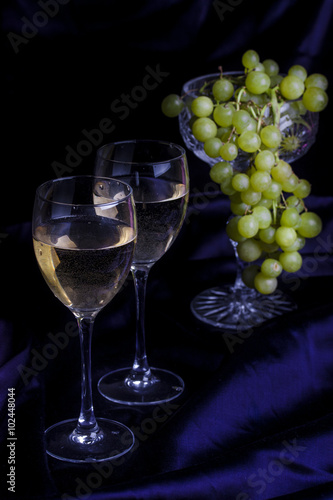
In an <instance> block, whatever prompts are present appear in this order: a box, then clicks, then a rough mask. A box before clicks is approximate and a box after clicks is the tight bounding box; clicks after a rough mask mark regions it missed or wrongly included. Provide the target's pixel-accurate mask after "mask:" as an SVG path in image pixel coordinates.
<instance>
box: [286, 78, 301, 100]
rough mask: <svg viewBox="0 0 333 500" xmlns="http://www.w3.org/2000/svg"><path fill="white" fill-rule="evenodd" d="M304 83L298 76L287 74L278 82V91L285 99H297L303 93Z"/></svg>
mask: <svg viewBox="0 0 333 500" xmlns="http://www.w3.org/2000/svg"><path fill="white" fill-rule="evenodd" d="M304 89H305V85H304V82H303V80H301V79H300V78H298V76H294V75H287V76H285V77H284V78H283V80H282V81H281V83H280V91H281V94H282V95H283V97H285V98H286V99H290V100H294V99H299V98H300V97H301V95H302V94H303V92H304Z"/></svg>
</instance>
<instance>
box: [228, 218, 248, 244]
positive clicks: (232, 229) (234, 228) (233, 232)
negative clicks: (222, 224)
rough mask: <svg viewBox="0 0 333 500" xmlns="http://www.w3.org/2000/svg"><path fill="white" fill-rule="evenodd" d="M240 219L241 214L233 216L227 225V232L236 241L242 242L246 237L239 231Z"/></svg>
mask: <svg viewBox="0 0 333 500" xmlns="http://www.w3.org/2000/svg"><path fill="white" fill-rule="evenodd" d="M239 219H240V216H236V217H233V218H232V219H230V220H229V221H228V224H227V226H226V233H227V235H228V237H229V238H230V239H231V240H233V241H236V243H240V242H241V241H245V239H246V238H245V237H244V236H242V235H241V234H240V233H239V231H238V221H239Z"/></svg>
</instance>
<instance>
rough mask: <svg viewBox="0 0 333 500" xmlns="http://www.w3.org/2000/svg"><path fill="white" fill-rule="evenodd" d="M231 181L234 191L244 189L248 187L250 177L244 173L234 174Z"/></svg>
mask: <svg viewBox="0 0 333 500" xmlns="http://www.w3.org/2000/svg"><path fill="white" fill-rule="evenodd" d="M231 183H232V187H233V188H234V189H235V190H236V191H246V190H247V189H249V187H250V179H249V177H248V175H246V174H236V175H235V176H234V177H233V179H232V182H231Z"/></svg>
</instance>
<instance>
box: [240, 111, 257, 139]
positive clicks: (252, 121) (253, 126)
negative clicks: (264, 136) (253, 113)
mask: <svg viewBox="0 0 333 500" xmlns="http://www.w3.org/2000/svg"><path fill="white" fill-rule="evenodd" d="M256 131H257V122H256V121H255V119H254V118H252V117H251V118H250V121H249V123H248V124H247V125H246V126H245V127H244V128H243V132H242V133H244V132H256ZM259 139H260V137H259ZM260 142H261V141H260Z"/></svg>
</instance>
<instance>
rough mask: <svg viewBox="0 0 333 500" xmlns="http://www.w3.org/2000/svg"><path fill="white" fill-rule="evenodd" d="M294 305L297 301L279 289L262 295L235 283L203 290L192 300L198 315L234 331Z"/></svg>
mask: <svg viewBox="0 0 333 500" xmlns="http://www.w3.org/2000/svg"><path fill="white" fill-rule="evenodd" d="M296 308H297V305H296V304H295V303H294V302H293V301H292V300H291V299H290V298H289V297H288V296H287V295H285V294H284V293H283V292H281V291H280V290H277V291H275V292H274V293H272V294H271V295H261V294H259V293H258V292H256V291H255V290H252V289H250V288H247V287H245V286H244V287H235V286H234V285H225V286H222V287H215V288H210V289H208V290H205V291H203V292H201V293H199V295H197V296H196V297H195V298H194V299H193V301H192V303H191V310H192V313H193V314H194V316H195V317H196V318H197V319H199V320H200V321H202V322H203V323H206V324H209V325H211V326H213V327H215V328H222V329H224V330H233V331H242V330H246V329H248V328H251V327H253V326H259V325H261V324H262V323H264V322H265V321H267V320H269V319H272V318H274V317H276V316H280V315H282V314H285V313H286V312H290V311H293V310H294V309H296Z"/></svg>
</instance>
